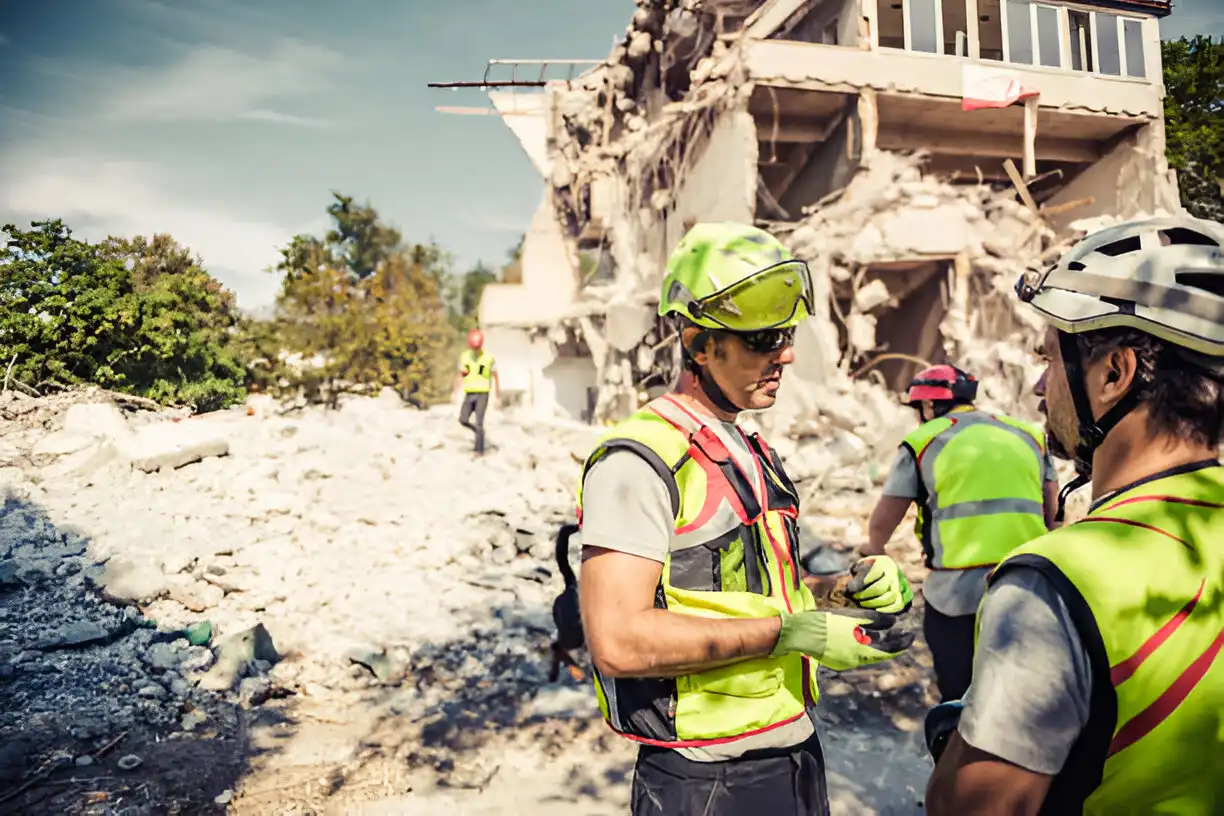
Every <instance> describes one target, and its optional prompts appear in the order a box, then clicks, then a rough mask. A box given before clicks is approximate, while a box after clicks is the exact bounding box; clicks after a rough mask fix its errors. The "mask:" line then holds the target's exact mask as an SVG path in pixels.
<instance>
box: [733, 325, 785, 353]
mask: <svg viewBox="0 0 1224 816" xmlns="http://www.w3.org/2000/svg"><path fill="white" fill-rule="evenodd" d="M720 331H721V333H722V334H729V335H732V336H733V337H737V338H739V341H740V342H741V343H743V344H744V348H746V349H748V350H749V351H751V352H753V353H754V354H773V353H775V352H778V351H781V350H782V349H784V348H786V347H787V346H792V345H794V344H795V327H794V326H790V327H789V328H785V329H757V330H756V331H748V332H739V331H729V330H727V329H721V330H720Z"/></svg>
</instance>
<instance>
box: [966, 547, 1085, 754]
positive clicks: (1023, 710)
mask: <svg viewBox="0 0 1224 816" xmlns="http://www.w3.org/2000/svg"><path fill="white" fill-rule="evenodd" d="M978 618H979V621H980V630H979V632H978V642H977V649H976V651H975V652H974V656H973V682H972V684H971V685H970V686H969V690H968V691H967V692H966V693H965V697H964V704H965V709H964V712H963V713H962V714H961V720H960V726H959V730H960V734H961V737H962V738H963V739H964V740H965V742H967V743H969V744H970V745H972V746H973V747H974V748H977V749H978V750H981V751H985V752H987V753H989V754H994V755H995V756H997V757H1000V758H1002V759H1005V760H1007V761H1008V762H1011V763H1014V764H1016V765H1019V766H1020V767H1022V768H1026V769H1027V770H1030V771H1032V772H1034V773H1041V774H1048V775H1051V776H1053V775H1055V774H1057V773H1058V772H1059V771H1061V770H1062V767H1063V763H1064V762H1066V760H1067V756H1068V754H1070V752H1071V747H1072V745H1074V743H1075V740H1076V739H1078V737H1079V735H1080V732H1081V731H1083V729H1084V725H1085V724H1086V723H1087V722H1088V713H1089V707H1090V705H1091V699H1092V680H1093V678H1092V667H1091V664H1090V662H1089V658H1088V653H1087V651H1086V650H1085V649H1084V646H1083V644H1082V643H1081V642H1080V637H1079V633H1078V632H1077V631H1076V628H1075V624H1074V623H1073V622H1072V620H1071V615H1070V612H1069V611H1068V609H1067V605H1066V603H1065V602H1064V601H1063V600H1062V598H1061V596H1059V595H1058V593H1057V592H1056V591H1055V590H1054V586H1053V584H1051V583H1050V581H1049V580H1048V579H1047V578H1046V577H1045V576H1044V575H1042V574H1041V573H1040V572H1039V571H1037V570H1036V569H1033V568H1031V567H1014V568H1012V569H1011V570H1009V571H1008V572H1005V573H1003V574H1002V575H1001V576H1000V577H999V579H998V580H997V581H995V583H994V585H993V586H991V587H990V590H989V591H988V592H987V593H986V599H985V601H984V602H983V604H982V610H981V612H980V613H979V616H978Z"/></svg>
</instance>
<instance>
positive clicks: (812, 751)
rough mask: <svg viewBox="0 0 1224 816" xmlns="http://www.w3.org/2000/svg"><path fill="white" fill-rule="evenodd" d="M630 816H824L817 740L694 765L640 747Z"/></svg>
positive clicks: (826, 800) (824, 795) (826, 801)
mask: <svg viewBox="0 0 1224 816" xmlns="http://www.w3.org/2000/svg"><path fill="white" fill-rule="evenodd" d="M631 808H632V814H633V816H828V813H829V792H828V788H827V787H826V784H825V765H824V754H823V753H822V752H821V750H820V741H819V739H818V738H817V737H816V735H814V734H813V735H812V737H811V739H809V740H808V741H807V742H805V743H803V744H802V745H796V746H795V747H794V748H788V749H784V750H777V749H774V750H770V751H759V752H750V753H748V754H745V755H744V756H742V757H740V758H738V759H732V760H727V761H725V762H694V761H693V760H691V759H686V758H685V757H682V756H680V754H678V753H676V752H675V751H673V750H671V749H669V748H654V747H651V746H645V745H644V746H642V747H641V748H640V749H639V750H638V758H637V764H636V765H635V766H634V768H633V793H632V805H631Z"/></svg>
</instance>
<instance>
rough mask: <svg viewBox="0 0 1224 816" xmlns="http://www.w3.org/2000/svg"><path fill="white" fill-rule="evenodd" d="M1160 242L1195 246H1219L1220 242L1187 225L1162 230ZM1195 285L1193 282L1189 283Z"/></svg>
mask: <svg viewBox="0 0 1224 816" xmlns="http://www.w3.org/2000/svg"><path fill="white" fill-rule="evenodd" d="M1160 243H1161V244H1162V245H1163V246H1169V245H1170V244H1193V245H1194V246H1210V247H1213V246H1219V245H1220V244H1219V242H1218V241H1216V240H1215V239H1214V238H1212V237H1211V236H1209V235H1204V234H1203V233H1201V232H1197V231H1195V230H1192V229H1187V228H1186V227H1170V228H1169V229H1165V230H1160ZM1187 285H1188V286H1189V285H1193V284H1187Z"/></svg>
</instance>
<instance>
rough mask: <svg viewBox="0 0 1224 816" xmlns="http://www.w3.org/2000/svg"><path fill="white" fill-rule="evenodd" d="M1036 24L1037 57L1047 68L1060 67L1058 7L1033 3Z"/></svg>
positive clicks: (1060, 50)
mask: <svg viewBox="0 0 1224 816" xmlns="http://www.w3.org/2000/svg"><path fill="white" fill-rule="evenodd" d="M1033 14H1034V16H1035V17H1036V20H1035V22H1036V26H1037V57H1038V59H1039V60H1040V62H1041V64H1042V65H1044V66H1046V67H1047V68H1061V67H1062V31H1061V30H1060V29H1061V26H1059V24H1058V18H1059V16H1060V15H1059V13H1058V9H1056V8H1054V7H1053V6H1039V5H1036V4H1034V5H1033Z"/></svg>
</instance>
